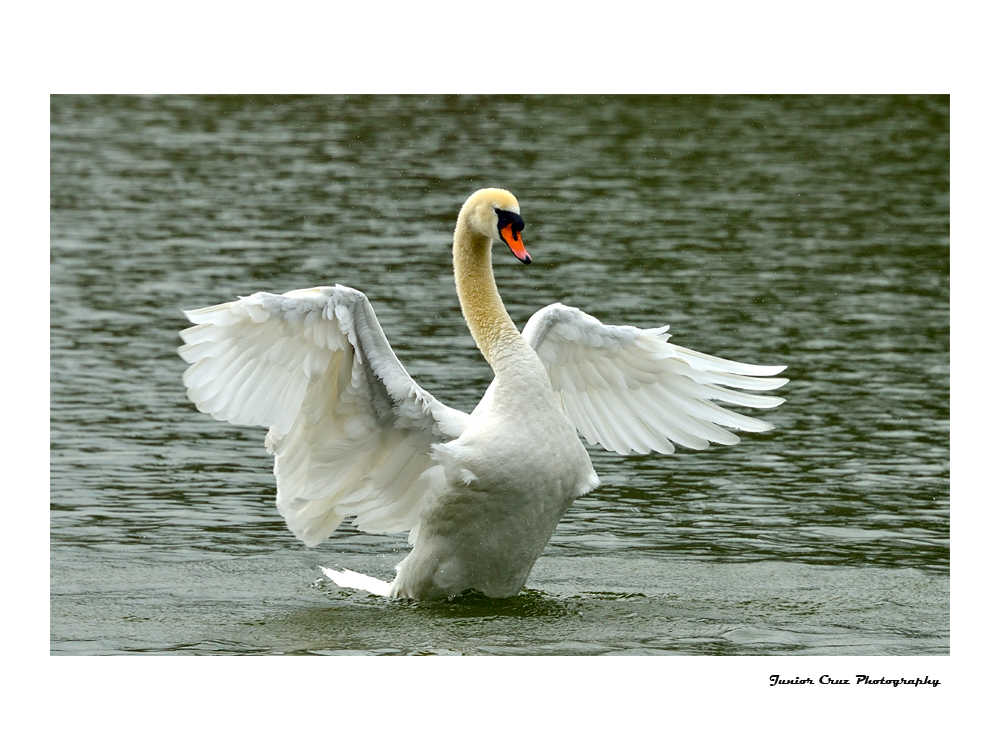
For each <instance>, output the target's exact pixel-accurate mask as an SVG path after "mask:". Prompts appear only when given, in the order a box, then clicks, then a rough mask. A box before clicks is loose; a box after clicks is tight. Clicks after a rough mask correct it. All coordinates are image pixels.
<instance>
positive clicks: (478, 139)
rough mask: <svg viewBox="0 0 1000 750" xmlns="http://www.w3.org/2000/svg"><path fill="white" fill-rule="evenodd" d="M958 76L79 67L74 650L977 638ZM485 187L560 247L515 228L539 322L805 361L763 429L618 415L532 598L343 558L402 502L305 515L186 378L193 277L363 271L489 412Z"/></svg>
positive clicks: (56, 395) (526, 302)
mask: <svg viewBox="0 0 1000 750" xmlns="http://www.w3.org/2000/svg"><path fill="white" fill-rule="evenodd" d="M948 106H949V105H948V100H947V98H926V97H923V98H892V97H888V98H886V97H882V98H879V97H875V98H871V97H866V98H790V99H767V98H758V99H746V98H693V99H689V98H682V99H663V98H650V97H644V98H634V99H633V98H624V97H594V98H576V97H564V98H481V99H464V98H430V99H428V98H346V99H344V98H319V99H315V98H301V99H300V98H188V97H167V98H77V97H53V99H52V103H51V253H52V255H51V287H52V303H51V320H52V324H51V325H52V329H51V440H52V448H51V503H52V504H51V516H50V517H51V529H50V532H51V534H50V536H51V574H52V579H51V650H52V652H53V653H74V654H94V653H102V654H103V653H115V654H120V653H169V652H191V653H374V654H396V653H502V654H506V653H526V654H547V653H559V654H603V653H671V654H869V655H875V654H943V653H948V650H949V609H948V597H949V577H948V576H949V547H948V542H949V354H948V352H949V337H950V332H949V291H948V290H949V111H948ZM486 186H499V187H506V188H508V189H510V190H511V191H513V192H514V194H515V195H516V196H517V197H518V199H519V202H520V205H521V209H522V212H523V214H524V217H525V220H526V222H527V227H526V230H525V240H526V245H527V247H528V249H529V251H530V252H531V254H532V256H533V257H534V258H535V263H533V264H532V265H531V266H530V267H525V266H521V265H520V264H518V263H517V262H516V260H514V259H513V258H512V257H509V256H508V255H504V254H499V253H498V254H497V263H496V275H497V280H498V285H499V287H500V291H501V294H502V295H503V297H504V300H505V302H506V304H507V307H508V310H509V311H510V312H511V314H512V316H513V318H514V320H515V322H516V323H518V325H523V324H524V322H525V321H526V320H527V319H528V317H529V316H530V315H531V314H532V313H533V312H534V311H535V310H537V309H538V308H540V307H542V306H544V305H546V304H549V303H551V302H554V301H561V302H564V303H566V304H570V305H573V306H576V307H579V308H581V309H583V310H586V311H587V312H589V313H590V314H592V315H595V316H596V317H598V318H600V319H601V320H603V321H605V322H607V323H629V324H633V325H639V326H654V325H662V324H667V323H669V324H670V326H671V333H672V334H673V336H674V339H673V340H674V341H675V342H676V343H678V344H680V345H682V346H687V347H689V348H693V349H696V350H699V351H703V352H706V353H711V354H715V355H718V356H723V357H727V358H732V359H736V360H740V361H746V362H752V363H756V364H786V365H788V366H789V369H788V372H787V373H786V374H787V375H788V376H789V377H790V378H791V382H790V383H789V385H787V386H786V387H785V388H783V389H782V391H781V395H783V396H785V397H786V398H787V399H788V402H787V403H786V404H784V405H782V406H781V407H779V408H778V409H777V410H773V411H770V412H768V413H766V414H765V415H764V416H765V418H766V419H768V420H769V421H771V422H772V423H773V424H774V425H775V428H776V429H775V430H774V431H772V432H770V433H766V434H762V435H747V436H745V437H744V441H743V442H742V443H741V444H740V445H738V446H733V447H723V446H718V447H713V448H711V449H709V450H707V451H702V452H694V451H686V450H681V451H679V452H678V453H677V454H675V455H673V456H631V457H628V458H622V457H620V456H617V455H614V454H609V453H604V452H603V451H600V450H597V451H592V458H593V461H594V466H595V468H596V469H597V471H598V474H600V475H601V478H602V480H603V482H604V484H603V486H602V487H601V488H600V489H598V490H597V491H596V492H594V493H593V494H591V495H589V496H588V497H586V498H583V499H581V500H579V501H577V502H576V504H575V505H574V506H573V507H572V508H571V509H570V511H569V513H568V514H567V515H566V517H565V518H564V520H563V521H562V523H561V524H560V525H559V527H558V529H557V530H556V533H555V535H554V536H553V538H552V541H551V542H550V544H549V545H548V547H547V549H546V551H545V554H544V555H543V557H542V558H541V559H540V561H539V563H538V564H537V565H536V567H535V569H534V571H533V572H532V575H531V577H530V578H529V580H528V584H527V591H525V592H524V593H522V594H521V595H520V596H519V597H517V598H515V599H511V600H505V601H490V600H485V599H482V598H480V597H467V598H464V599H459V600H456V601H453V602H437V603H413V602H399V601H397V602H393V601H385V600H381V599H376V598H373V597H367V596H365V595H364V594H361V593H358V592H350V591H344V590H340V589H338V588H337V587H336V586H334V585H333V584H332V583H323V582H322V581H320V580H319V579H320V574H319V565H328V566H344V567H349V568H352V569H354V570H358V571H360V572H364V573H367V574H370V575H376V576H379V577H381V578H385V579H388V578H391V577H392V575H393V569H392V567H393V565H394V564H395V563H397V562H398V561H399V560H401V559H402V558H403V557H404V556H405V554H406V552H407V545H406V542H405V537H402V536H400V537H378V536H368V535H365V534H361V533H359V532H357V531H356V530H355V529H353V528H352V527H350V526H349V525H345V526H344V527H343V528H342V529H341V530H339V531H338V532H337V533H336V534H335V535H334V537H332V538H331V540H329V541H327V542H325V543H324V544H322V545H320V546H319V547H318V548H316V549H312V550H310V549H307V548H306V547H304V546H303V545H302V544H301V543H299V542H298V541H297V540H295V539H294V537H292V536H291V534H290V533H289V532H288V531H287V529H286V528H285V526H284V523H283V521H282V520H281V518H280V517H279V516H278V514H277V511H276V510H275V509H274V505H273V499H274V483H273V476H272V475H271V471H270V468H271V462H270V458H269V457H268V456H267V454H266V453H265V451H264V448H263V444H262V443H263V432H264V431H263V430H261V429H255V428H239V427H233V426H231V425H228V424H222V423H217V422H215V421H213V420H212V419H210V418H209V417H207V416H206V415H202V414H199V413H198V412H197V411H196V410H195V409H194V407H193V406H192V405H191V404H190V403H189V402H188V401H187V400H186V398H185V396H184V389H183V387H182V386H181V382H180V381H181V375H182V373H183V370H184V368H185V363H184V362H183V361H182V360H181V359H180V358H179V357H177V356H176V347H177V346H178V345H179V344H180V341H179V339H178V337H177V332H178V331H179V330H180V329H181V328H183V327H185V325H186V322H185V320H184V319H183V317H182V315H181V313H180V310H181V309H191V308H195V307H201V306H204V305H208V304H214V303H218V302H223V301H226V300H230V299H234V298H235V297H236V296H237V295H241V294H244V295H245V294H249V293H252V292H254V291H258V290H267V291H273V292H282V291H287V290H289V289H296V288H302V287H307V286H314V285H317V284H333V283H342V284H346V285H349V286H353V287H356V288H358V289H361V290H362V291H364V292H365V293H366V294H367V295H368V296H369V298H370V300H371V302H372V304H373V306H374V308H375V311H376V313H377V314H378V316H379V320H380V321H381V323H382V326H383V328H384V329H385V331H386V334H387V336H388V338H389V341H390V343H391V344H392V346H393V348H394V349H395V351H396V353H397V355H398V356H399V357H400V359H401V360H402V362H403V363H404V365H405V366H406V367H407V369H408V370H409V371H410V373H411V374H412V375H413V376H414V378H415V379H416V380H417V381H418V382H420V383H421V384H422V385H423V386H424V387H425V388H427V389H428V390H429V391H431V392H432V393H434V394H435V395H436V396H438V398H440V399H441V400H442V401H443V402H445V403H447V404H448V405H450V406H454V407H456V408H460V409H464V410H466V411H469V410H471V409H472V408H473V407H474V406H475V404H476V402H477V401H478V399H479V397H480V396H481V395H482V392H483V391H484V390H485V388H486V386H487V385H488V383H489V380H490V377H491V373H490V371H489V369H488V367H487V366H486V364H485V363H484V362H483V361H482V359H481V357H480V356H479V353H478V351H477V350H476V348H475V345H474V343H473V342H472V340H471V338H470V337H469V335H468V332H467V330H466V328H465V325H464V322H463V321H462V318H461V315H460V313H459V311H458V303H457V300H456V298H455V295H454V285H453V281H452V278H451V258H450V243H451V232H452V230H453V226H454V219H455V216H456V214H457V211H458V208H459V207H460V206H461V204H462V202H463V201H464V199H465V198H466V197H467V196H468V195H469V194H470V193H471V192H472V191H473V190H475V189H477V188H480V187H486ZM758 415H759V413H758Z"/></svg>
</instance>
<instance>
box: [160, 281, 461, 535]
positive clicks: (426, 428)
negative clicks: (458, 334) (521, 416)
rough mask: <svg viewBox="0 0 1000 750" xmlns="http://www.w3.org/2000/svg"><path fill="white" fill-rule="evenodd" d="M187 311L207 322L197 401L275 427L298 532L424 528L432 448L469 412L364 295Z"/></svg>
mask: <svg viewBox="0 0 1000 750" xmlns="http://www.w3.org/2000/svg"><path fill="white" fill-rule="evenodd" d="M185 315H187V317H188V319H189V320H190V321H191V322H192V323H195V324H197V325H195V326H194V327H193V328H188V329H187V330H185V331H183V332H182V333H181V338H182V339H184V341H185V345H184V346H182V347H181V348H180V350H179V352H180V355H181V356H182V357H183V358H184V359H185V360H186V361H188V362H191V363H192V364H191V367H189V368H188V370H187V372H186V373H184V384H185V385H186V386H187V388H188V391H187V393H188V398H190V399H191V400H192V401H193V402H194V403H195V404H196V405H197V407H198V409H199V410H200V411H203V412H206V413H208V414H211V415H212V416H213V417H215V418H216V419H220V420H225V421H229V422H232V423H233V424H240V425H261V426H264V427H270V431H269V432H268V434H267V439H266V441H265V445H266V446H267V449H268V451H270V452H271V453H273V454H274V474H275V476H276V477H277V480H278V509H279V510H280V511H281V514H282V515H283V516H284V517H285V520H286V521H287V522H288V527H289V528H290V529H291V530H292V531H293V532H294V533H295V535H296V536H297V537H298V538H299V539H301V540H302V541H303V542H305V543H306V544H307V545H309V546H310V547H312V546H315V545H317V544H319V543H320V542H321V541H323V540H324V539H326V537H328V536H329V535H330V534H331V533H333V531H334V530H335V529H336V528H337V527H338V526H339V525H340V522H341V521H342V520H343V519H344V517H345V516H356V517H357V518H356V520H355V522H354V523H355V525H357V526H358V527H359V528H360V529H362V530H364V531H371V532H377V533H395V532H398V531H405V530H407V529H410V528H412V527H413V526H414V524H416V522H417V520H418V514H419V507H420V500H421V497H422V496H423V494H424V493H425V491H426V490H427V484H428V482H429V478H428V476H427V474H426V472H427V470H428V469H429V468H431V467H432V465H433V464H432V459H431V457H430V455H429V453H430V447H431V445H432V444H433V443H438V442H443V441H447V440H450V439H453V438H455V437H458V435H460V434H461V432H462V430H463V429H464V428H465V424H466V421H467V419H468V416H467V415H466V414H463V413H462V412H460V411H456V410H455V409H450V408H448V407H447V406H444V405H443V404H441V403H440V402H438V401H437V399H435V398H434V397H433V396H431V395H430V394H429V393H427V392H426V391H425V390H424V389H423V388H421V387H420V386H418V385H417V384H416V383H415V382H414V380H413V378H411V377H410V376H409V374H408V373H407V372H406V370H405V369H403V366H402V365H401V364H400V363H399V360H398V359H396V355H395V354H393V351H392V349H391V348H390V347H389V343H388V341H386V338H385V334H384V333H383V332H382V328H381V326H380V325H379V324H378V321H377V320H376V319H375V312H374V311H373V310H372V307H371V304H370V303H369V302H368V299H367V298H366V297H365V295H363V294H362V293H361V292H359V291H357V290H355V289H350V288H348V287H343V286H339V285H338V286H334V287H318V288H316V289H302V290H298V291H293V292H288V293H287V294H282V295H277V294H266V293H263V292H259V293H257V294H253V295H251V296H249V297H241V298H240V299H239V300H237V301H236V302H228V303H226V304H223V305H216V306H215V307H206V308H203V309H201V310H193V311H191V312H186V313H185Z"/></svg>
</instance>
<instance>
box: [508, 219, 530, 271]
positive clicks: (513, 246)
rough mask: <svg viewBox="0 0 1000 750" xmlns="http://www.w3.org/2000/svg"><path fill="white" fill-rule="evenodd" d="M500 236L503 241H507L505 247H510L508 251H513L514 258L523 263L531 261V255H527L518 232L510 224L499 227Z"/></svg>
mask: <svg viewBox="0 0 1000 750" xmlns="http://www.w3.org/2000/svg"><path fill="white" fill-rule="evenodd" d="M500 236H501V237H503V241H504V242H506V243H507V247H509V248H510V251H511V252H512V253H514V257H515V258H517V259H518V260H519V261H521V262H522V263H524V264H525V265H527V264H528V263H531V256H530V255H528V251H527V250H525V249H524V243H523V242H521V235H520V233H518V232H516V231H514V228H513V227H512V226H510V225H507V226H505V227H504V228H503V229H501V230H500Z"/></svg>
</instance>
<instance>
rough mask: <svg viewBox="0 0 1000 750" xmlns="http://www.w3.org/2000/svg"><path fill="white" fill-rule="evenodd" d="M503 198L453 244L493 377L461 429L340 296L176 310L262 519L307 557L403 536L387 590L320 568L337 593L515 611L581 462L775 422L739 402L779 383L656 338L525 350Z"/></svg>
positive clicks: (540, 323)
mask: <svg viewBox="0 0 1000 750" xmlns="http://www.w3.org/2000/svg"><path fill="white" fill-rule="evenodd" d="M519 214H520V211H519V208H518V205H517V201H516V199H515V198H514V196H513V195H511V194H510V193H508V192H507V191H504V190H492V189H491V190H480V191H478V192H477V193H474V194H473V195H472V197H470V198H469V200H468V201H466V203H465V205H464V206H463V207H462V211H461V212H460V214H459V217H458V224H457V226H456V229H455V242H454V260H455V279H456V286H457V288H458V296H459V300H460V302H461V305H462V313H463V315H464V316H465V319H466V321H467V322H468V325H469V329H470V331H471V332H472V335H473V338H475V340H476V343H477V344H478V346H479V348H480V350H481V351H482V353H483V356H484V357H485V358H486V360H487V361H488V362H489V364H490V366H491V367H492V368H493V372H494V374H495V376H496V377H495V380H494V381H493V383H492V385H491V386H490V388H489V389H488V390H487V392H486V395H485V396H484V397H483V399H482V401H481V402H480V403H479V405H478V406H477V407H476V408H475V410H474V411H473V412H472V414H471V415H468V414H465V413H463V412H460V411H457V410H455V409H451V408H449V407H447V406H444V405H443V404H441V403H440V402H439V401H438V400H437V399H435V398H434V397H433V396H431V395H430V394H429V393H427V392H426V391H424V390H423V389H422V388H420V386H418V385H417V384H416V383H415V382H414V381H413V379H412V378H410V376H409V375H408V374H407V372H406V370H405V369H403V366H402V365H401V364H400V363H399V360H398V359H396V357H395V355H394V354H393V352H392V349H391V348H390V347H389V344H388V342H387V341H386V338H385V335H384V334H383V332H382V329H381V327H380V326H379V324H378V321H377V320H376V319H375V313H374V311H373V310H372V307H371V305H370V304H369V302H368V299H367V298H366V297H365V296H364V295H363V294H362V293H361V292H358V291H356V290H354V289H350V288H348V287H343V286H334V287H318V288H315V289H305V290H298V291H293V292H288V293H287V294H284V295H274V294H266V293H263V292H259V293H257V294H254V295H251V296H249V297H242V298H240V299H239V300H238V301H236V302H229V303H226V304H223V305H217V306H215V307H208V308H204V309H201V310H195V311H192V312H188V313H186V315H187V317H188V318H189V319H190V320H191V322H192V323H195V324H196V325H195V326H194V327H193V328H188V329H187V330H185V331H183V332H182V333H181V336H182V338H183V339H184V341H185V342H186V344H185V346H182V347H181V349H180V353H181V356H182V357H184V359H185V360H187V361H188V362H191V363H192V365H191V367H190V368H188V370H187V372H186V373H185V376H184V382H185V385H187V387H188V396H189V398H191V400H192V401H194V403H195V404H196V405H197V407H198V409H199V410H201V411H203V412H208V413H210V414H211V415H212V416H214V417H215V418H217V419H221V420H227V421H230V422H233V423H234V424H244V425H261V426H266V427H269V428H270V429H269V432H268V434H267V440H266V442H265V444H266V446H267V448H268V450H269V451H270V452H271V453H273V454H274V456H275V466H274V473H275V476H276V477H277V484H278V499H277V504H278V509H279V511H280V512H281V514H282V515H283V516H284V517H285V520H286V521H287V523H288V526H289V528H290V529H291V530H292V532H293V533H294V534H295V535H296V536H297V537H298V538H299V539H301V540H302V541H303V542H304V543H305V544H307V545H308V546H310V547H311V546H315V545H317V544H319V543H320V542H321V541H323V540H324V539H326V538H327V537H328V536H329V535H330V534H332V533H333V532H334V531H335V530H336V528H337V527H338V526H339V525H340V523H341V521H343V520H344V518H345V517H347V516H354V517H355V521H354V523H355V525H356V526H358V528H360V529H361V530H362V531H368V532H374V533H398V532H402V531H409V532H410V537H409V539H410V543H411V544H412V545H413V550H412V552H411V553H410V554H409V555H408V556H407V557H406V558H405V559H404V560H403V561H402V563H400V564H399V566H397V569H398V574H397V576H396V578H395V580H394V581H393V582H392V583H391V584H389V583H386V582H383V581H379V580H377V579H374V578H370V577H368V576H363V575H361V574H358V573H353V572H352V571H343V572H337V571H332V570H328V569H326V568H324V571H325V572H326V573H327V575H328V576H330V577H331V578H332V579H333V580H334V581H335V582H337V583H338V584H339V585H342V586H346V587H352V588H359V589H364V590H367V591H371V592H373V593H377V594H382V595H388V596H394V597H410V598H414V599H433V598H440V597H447V596H452V595H455V594H459V593H461V592H463V591H466V590H469V589H475V590H477V591H480V592H482V593H484V594H486V595H487V596H491V597H506V596H513V595H515V594H517V593H518V592H519V591H520V590H521V588H522V587H523V586H524V583H525V581H526V579H527V577H528V574H529V572H530V571H531V568H532V566H533V565H534V563H535V560H537V559H538V556H539V555H540V554H541V553H542V549H543V548H544V546H545V544H546V543H547V542H548V540H549V538H550V537H551V536H552V532H553V531H554V530H555V527H556V524H557V523H558V522H559V519H560V518H562V516H563V514H564V513H565V512H566V509H567V508H568V507H569V506H570V504H571V503H572V502H573V500H574V498H576V497H579V496H580V495H583V494H585V493H587V492H589V491H590V490H592V489H593V488H594V487H596V486H597V485H598V483H599V480H598V478H597V475H596V474H595V473H594V469H593V466H592V465H591V462H590V458H589V456H588V454H587V451H586V449H585V448H584V446H583V444H582V443H581V442H580V439H579V437H578V436H577V431H579V432H580V433H582V434H583V435H584V436H585V437H586V438H587V439H588V441H590V442H591V443H592V444H597V443H600V444H601V445H603V446H604V447H606V448H609V449H611V450H614V451H617V452H619V453H623V454H627V453H629V452H630V451H632V450H635V451H637V452H640V453H649V452H650V451H651V450H652V451H657V452H660V453H672V452H673V445H672V443H671V441H673V442H678V443H680V444H682V445H685V446H688V447H691V448H705V447H708V444H709V441H713V442H719V443H725V444H733V443H736V442H739V439H738V438H737V437H735V436H734V435H732V434H731V433H729V432H728V431H726V430H724V429H722V428H721V427H720V426H719V425H723V426H726V427H733V428H739V429H743V430H749V431H763V430H766V429H769V428H770V425H768V424H767V423H766V422H761V421H759V420H755V419H752V418H750V417H746V416H743V415H740V414H736V413H733V412H729V411H727V410H725V409H722V408H721V407H719V406H717V405H715V404H714V403H712V401H713V400H722V401H727V402H729V403H736V404H740V405H744V406H757V407H765V408H766V407H771V406H777V405H778V404H780V403H781V402H782V401H783V399H780V398H776V397H773V396H761V395H756V394H749V393H739V392H736V391H732V390H729V388H727V387H724V386H729V387H730V388H731V387H736V388H742V389H745V390H751V391H763V390H770V389H772V388H777V387H779V386H781V385H783V384H784V383H785V382H787V381H786V380H784V379H782V378H762V377H758V376H770V375H775V374H777V373H778V372H780V371H781V370H783V369H784V368H783V367H756V366H752V365H743V364H739V363H736V362H728V361H726V360H720V359H716V358H714V357H709V356H707V355H703V354H698V353H697V352H692V351H690V350H686V349H682V348H680V347H677V346H674V345H672V344H669V343H667V338H668V336H667V335H666V334H665V333H664V332H665V331H666V328H660V329H649V330H639V329H637V328H633V327H631V326H606V325H604V324H602V323H601V322H600V321H598V320H596V319H595V318H592V317H590V316H589V315H586V314H585V313H582V312H580V311H579V310H576V309H575V308H572V307H566V306H563V305H559V304H555V305H550V306H549V307H546V308H544V309H542V310H540V311H539V312H537V313H535V315H533V316H532V318H531V320H530V321H528V324H527V325H526V326H525V330H524V333H523V335H522V334H521V333H519V332H518V330H517V328H516V327H515V326H514V323H513V322H512V321H511V319H510V316H509V315H508V314H507V312H506V310H505V309H504V306H503V302H502V301H501V300H500V296H499V293H498V292H497V288H496V283H495V282H494V279H493V271H492V262H491V248H492V243H493V241H494V240H502V241H504V242H505V243H506V244H507V245H508V246H509V247H510V248H511V250H512V251H513V252H514V253H515V255H516V256H517V257H518V258H519V259H520V260H522V262H525V263H528V262H530V260H531V259H530V257H529V256H528V254H527V253H526V252H525V250H524V246H523V245H522V244H521V241H520V230H521V229H522V228H523V226H524V223H523V221H522V220H521V218H520V215H519Z"/></svg>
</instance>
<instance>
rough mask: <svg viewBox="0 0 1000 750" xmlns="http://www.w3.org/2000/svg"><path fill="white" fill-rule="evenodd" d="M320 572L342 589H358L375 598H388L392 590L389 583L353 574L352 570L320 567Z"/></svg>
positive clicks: (361, 574)
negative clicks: (375, 596) (373, 595)
mask: <svg viewBox="0 0 1000 750" xmlns="http://www.w3.org/2000/svg"><path fill="white" fill-rule="evenodd" d="M320 570H322V571H323V572H324V573H325V574H326V576H327V578H329V579H330V580H331V581H333V582H334V583H335V584H337V585H338V586H340V587H341V588H344V589H359V590H360V591H367V592H368V593H370V594H375V595H377V596H389V589H390V588H392V584H391V583H386V582H385V581H380V580H379V579H378V578H372V577H371V576H366V575H364V574H363V573H355V572H354V571H353V570H339V571H338V570H330V569H329V568H324V567H323V566H322V565H321V566H320Z"/></svg>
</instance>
